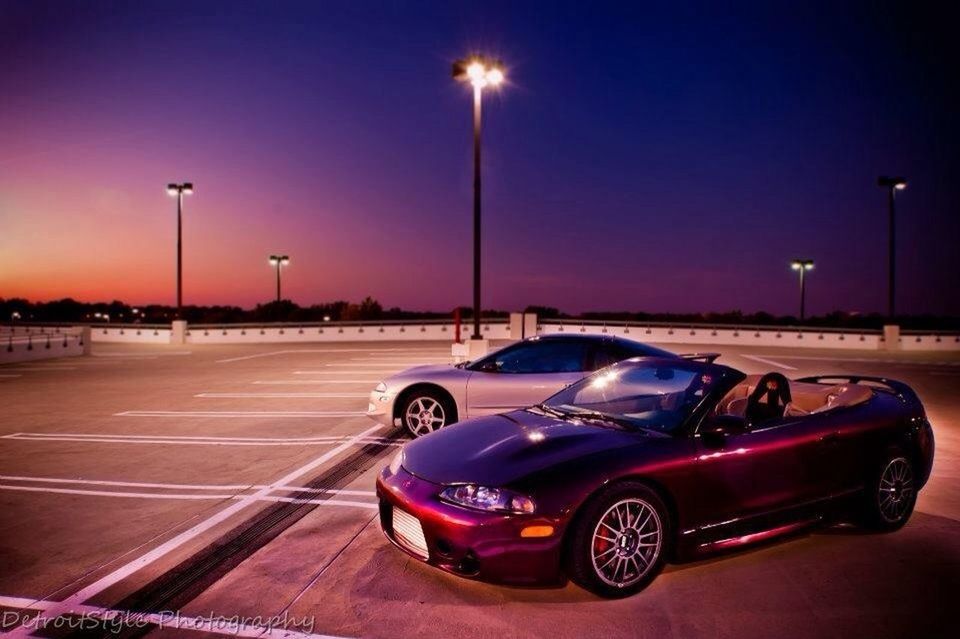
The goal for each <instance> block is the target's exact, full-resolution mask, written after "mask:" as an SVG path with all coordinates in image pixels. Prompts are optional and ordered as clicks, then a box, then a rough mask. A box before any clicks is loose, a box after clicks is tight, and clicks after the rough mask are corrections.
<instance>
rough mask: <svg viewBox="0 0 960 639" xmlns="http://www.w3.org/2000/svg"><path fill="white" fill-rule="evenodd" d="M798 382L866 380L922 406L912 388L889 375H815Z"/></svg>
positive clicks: (904, 399) (907, 402) (848, 382)
mask: <svg viewBox="0 0 960 639" xmlns="http://www.w3.org/2000/svg"><path fill="white" fill-rule="evenodd" d="M796 381H798V382H804V383H807V384H860V383H862V382H866V384H867V385H868V386H880V387H881V388H884V389H886V390H887V391H889V392H891V393H893V394H894V395H896V396H897V397H898V398H899V399H900V401H902V402H903V403H904V404H911V405H914V406H922V404H921V403H920V398H919V397H917V394H916V393H915V392H914V391H913V389H912V388H910V387H909V386H907V385H906V384H904V383H903V382H899V381H897V380H895V379H890V378H888V377H868V376H866V375H846V374H841V375H814V376H813V377H802V378H800V379H798V380H796Z"/></svg>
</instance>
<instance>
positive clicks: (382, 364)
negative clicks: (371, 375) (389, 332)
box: [324, 362, 399, 370]
mask: <svg viewBox="0 0 960 639" xmlns="http://www.w3.org/2000/svg"><path fill="white" fill-rule="evenodd" d="M324 366H326V367H328V368H342V367H344V366H356V367H358V368H382V369H391V370H392V369H394V368H399V365H395V364H393V363H391V362H379V363H373V362H369V363H366V364H362V363H358V362H354V363H352V364H350V363H343V364H342V363H337V362H334V363H333V364H324Z"/></svg>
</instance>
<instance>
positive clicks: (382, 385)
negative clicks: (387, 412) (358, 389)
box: [373, 382, 387, 393]
mask: <svg viewBox="0 0 960 639" xmlns="http://www.w3.org/2000/svg"><path fill="white" fill-rule="evenodd" d="M373 390H374V391H376V392H378V393H386V392H387V383H386V382H380V383H379V384H377V387H376V388H374V389H373Z"/></svg>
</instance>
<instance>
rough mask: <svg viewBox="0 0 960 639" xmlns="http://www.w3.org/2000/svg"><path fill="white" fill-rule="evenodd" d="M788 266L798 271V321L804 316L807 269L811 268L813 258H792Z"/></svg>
mask: <svg viewBox="0 0 960 639" xmlns="http://www.w3.org/2000/svg"><path fill="white" fill-rule="evenodd" d="M790 268H792V269H793V270H795V271H797V272H799V273H800V321H801V322H802V321H803V320H804V318H805V317H806V299H807V278H806V273H807V271H811V270H813V260H793V261H792V262H790Z"/></svg>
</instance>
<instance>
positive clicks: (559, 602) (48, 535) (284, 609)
mask: <svg viewBox="0 0 960 639" xmlns="http://www.w3.org/2000/svg"><path fill="white" fill-rule="evenodd" d="M667 348H669V347H667ZM674 350H675V349H674ZM682 350H684V351H688V350H709V351H717V350H719V351H721V352H723V354H724V355H723V358H722V360H721V361H722V362H724V363H727V364H728V365H731V366H734V367H737V368H740V369H742V370H744V371H745V372H750V373H756V372H765V371H768V370H780V371H783V372H785V373H786V374H787V375H788V376H791V377H797V376H803V375H812V374H817V373H853V372H857V373H863V374H869V375H886V376H889V377H893V378H897V379H902V380H904V381H906V382H908V383H910V384H911V385H912V386H913V387H914V388H915V389H916V390H917V391H918V393H919V394H920V396H921V398H922V399H923V401H924V403H925V405H926V407H927V409H928V413H929V416H930V419H931V421H932V422H933V424H934V429H935V433H936V437H937V457H936V462H935V465H934V471H933V476H932V479H931V481H930V483H929V484H928V486H927V487H926V489H925V490H924V492H923V493H921V496H920V500H919V502H918V505H917V511H916V513H915V515H914V517H913V519H912V520H911V521H910V523H909V524H908V525H907V526H906V527H905V528H904V529H903V530H902V531H900V532H897V533H894V534H890V535H871V534H866V533H864V532H861V531H859V530H856V529H853V528H829V529H824V530H819V531H815V532H811V533H809V534H806V535H802V536H799V537H794V538H791V539H788V540H781V541H779V542H777V543H773V544H768V545H765V546H763V547H760V548H753V549H749V550H745V551H742V552H739V553H736V554H732V555H725V556H722V557H717V558H714V559H711V560H708V561H702V562H696V563H687V564H681V565H672V566H668V567H667V569H666V570H665V572H664V573H663V574H662V575H661V576H660V577H659V578H658V579H656V580H655V581H654V583H653V584H652V585H651V586H650V587H649V588H648V589H647V590H645V591H644V592H643V593H641V594H639V595H637V596H635V597H632V598H629V599H625V600H621V601H604V600H600V599H597V598H595V597H593V596H591V595H590V594H589V593H587V592H585V591H583V590H581V589H579V588H577V587H576V586H574V585H567V586H566V587H563V588H552V589H536V590H534V589H518V588H505V587H500V586H491V585H487V584H482V583H475V582H471V581H467V580H463V579H459V578H456V577H453V576H450V575H447V574H444V573H441V572H439V571H437V570H434V569H432V568H429V567H427V566H424V565H422V564H420V563H419V562H417V561H416V560H413V559H411V558H409V557H407V556H406V555H404V554H403V553H401V552H399V551H397V550H396V549H394V548H393V547H392V546H390V545H389V544H388V543H387V542H386V540H385V539H383V537H382V534H381V533H380V531H379V528H378V523H377V520H376V512H377V511H376V505H375V497H374V494H373V482H374V477H375V475H376V473H377V471H379V469H380V468H381V467H382V466H383V465H384V464H386V463H387V461H388V460H389V458H390V456H391V455H392V453H393V452H394V451H395V450H396V449H397V446H398V444H399V443H400V442H402V441H404V440H403V437H402V435H399V436H398V434H397V433H395V432H393V431H392V430H391V429H388V428H386V427H377V426H376V425H375V424H374V423H373V422H371V421H369V420H368V419H367V418H366V417H364V416H363V414H362V412H363V411H364V409H365V408H366V404H367V399H366V397H367V393H368V391H369V390H370V389H371V388H372V387H373V385H374V384H376V382H377V381H379V379H380V378H382V377H384V376H385V375H387V374H389V373H390V372H392V371H396V370H399V369H402V368H405V367H407V366H410V365H414V364H418V363H428V362H429V363H433V362H442V361H448V359H449V357H448V356H449V346H448V345H446V344H440V343H414V344H411V343H384V344H369V343H365V344H335V345H319V344H318V345H295V346H293V345H291V346H286V345H282V346H281V345H266V344H264V345H257V346H201V347H198V346H193V345H191V346H184V347H176V348H174V347H162V346H145V345H123V346H121V345H100V344H97V345H95V348H94V353H93V356H91V357H84V358H72V359H61V360H49V361H43V362H31V363H29V364H22V365H8V366H3V367H0V407H2V409H0V416H2V417H0V612H2V613H4V614H3V626H4V628H5V629H6V630H8V631H13V632H20V633H22V632H24V631H26V630H32V627H31V626H30V625H26V626H22V625H21V626H18V625H17V621H16V616H15V615H24V614H26V613H27V612H29V611H31V610H32V612H31V613H30V614H36V613H37V612H38V610H39V609H41V608H46V609H47V614H48V615H51V616H52V615H55V614H56V612H57V609H58V605H57V602H62V601H66V602H72V603H76V604H83V605H84V606H86V608H85V610H89V611H91V612H98V613H101V614H102V613H103V611H106V610H137V611H147V612H155V613H160V612H162V611H167V610H178V611H180V612H181V615H182V617H181V619H180V626H179V627H175V628H171V627H169V625H167V626H166V627H158V625H157V624H156V623H152V624H150V625H147V626H145V627H143V628H140V629H133V630H132V631H131V629H129V628H128V629H127V630H128V633H127V634H128V635H141V634H153V635H156V636H166V635H169V636H181V635H183V634H184V633H187V632H188V629H187V628H188V626H190V625H191V624H199V623H201V622H202V621H203V620H204V619H205V618H207V617H208V616H210V615H211V614H214V615H223V616H224V617H226V618H228V619H230V618H235V619H237V620H239V621H241V622H243V623H246V624H248V625H246V626H239V627H236V626H235V627H221V628H211V627H206V630H208V631H210V635H211V636H214V635H224V634H244V635H246V636H256V635H257V634H259V633H260V632H262V628H261V626H263V625H264V624H268V623H269V620H268V618H269V617H271V616H273V615H284V614H286V615H288V617H287V620H288V622H289V621H297V622H299V624H298V628H299V629H300V630H302V631H304V632H305V633H312V634H317V635H333V636H347V637H390V638H391V639H395V638H406V637H410V638H413V637H450V636H457V637H484V638H486V637H489V636H503V637H550V638H555V637H587V636H591V637H596V636H605V637H728V636H729V637H738V638H743V637H771V636H777V637H807V636H836V637H871V638H872V637H899V636H903V637H929V636H947V635H950V636H953V634H954V633H953V632H952V631H951V630H950V628H951V623H950V621H951V617H952V614H951V613H952V610H951V606H952V605H953V604H954V595H955V594H956V593H957V592H960V583H958V581H960V580H958V575H960V489H958V480H960V477H958V475H960V459H958V456H960V424H958V420H960V398H958V397H957V390H958V388H960V356H957V355H944V354H934V353H929V354H896V355H890V354H887V353H879V352H854V351H844V352H840V351H835V350H834V351H817V350H809V349H804V350H798V349H794V350H791V349H775V348H765V349H749V348H732V347H716V346H704V347H701V348H699V349H697V347H690V346H684V347H683V349H682ZM257 617H259V619H255V618H257ZM21 619H22V616H21ZM150 620H151V621H153V622H157V621H160V619H159V618H157V617H153V618H151V619H150ZM165 621H166V622H168V623H169V619H167V620H165ZM39 634H42V635H46V636H55V635H56V636H59V635H62V634H64V631H63V630H62V629H61V630H54V629H50V628H48V629H47V630H45V631H43V632H40V633H39ZM88 634H89V633H88ZM100 634H103V633H102V632H101V633H100ZM189 634H190V635H191V636H201V635H202V634H206V633H205V632H198V631H196V630H190V631H189Z"/></svg>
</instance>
